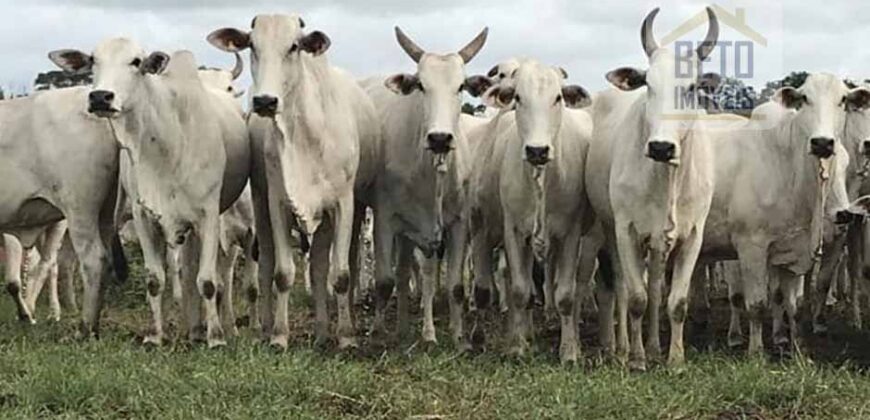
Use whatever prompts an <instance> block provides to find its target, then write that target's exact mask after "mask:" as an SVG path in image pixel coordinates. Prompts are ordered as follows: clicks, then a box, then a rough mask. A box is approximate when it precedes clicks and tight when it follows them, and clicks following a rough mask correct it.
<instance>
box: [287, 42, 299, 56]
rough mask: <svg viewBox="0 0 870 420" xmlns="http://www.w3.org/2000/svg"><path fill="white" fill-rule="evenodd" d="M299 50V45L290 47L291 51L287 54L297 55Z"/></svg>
mask: <svg viewBox="0 0 870 420" xmlns="http://www.w3.org/2000/svg"><path fill="white" fill-rule="evenodd" d="M298 50H299V45H297V44H293V46H292V47H290V51H288V52H287V54H293V53H295V52H296V51H298Z"/></svg>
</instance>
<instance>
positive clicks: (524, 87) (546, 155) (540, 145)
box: [484, 61, 592, 167]
mask: <svg viewBox="0 0 870 420" xmlns="http://www.w3.org/2000/svg"><path fill="white" fill-rule="evenodd" d="M509 77H510V81H509V82H505V81H503V82H502V83H501V84H499V85H497V86H494V87H492V88H491V89H489V90H488V91H487V92H486V93H485V94H484V101H485V102H486V104H487V105H488V106H491V107H494V108H500V109H516V121H517V130H518V132H519V136H520V138H521V139H522V144H523V153H524V159H525V161H526V162H528V163H529V164H531V165H532V166H536V167H541V166H543V165H546V164H547V163H548V162H549V161H550V160H551V159H552V158H553V155H554V153H557V151H556V150H555V148H554V142H553V140H554V139H555V138H556V136H557V135H559V129H560V128H561V126H562V111H563V109H564V108H565V107H567V108H583V107H586V106H588V105H590V104H591V103H592V101H591V99H590V96H589V93H588V92H587V91H586V89H583V88H582V87H580V86H576V85H570V86H563V80H564V75H563V73H562V72H561V71H560V69H558V68H553V67H549V66H544V65H542V64H540V63H538V62H536V61H526V62H525V63H523V64H522V65H521V66H520V67H519V68H517V69H515V70H513V71H512V73H511V75H510V76H509Z"/></svg>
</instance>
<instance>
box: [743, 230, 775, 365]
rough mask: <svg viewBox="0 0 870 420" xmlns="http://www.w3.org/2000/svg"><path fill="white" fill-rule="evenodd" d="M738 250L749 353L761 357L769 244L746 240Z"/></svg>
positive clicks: (766, 301) (766, 303) (766, 302)
mask: <svg viewBox="0 0 870 420" xmlns="http://www.w3.org/2000/svg"><path fill="white" fill-rule="evenodd" d="M736 248H737V254H738V255H739V257H740V273H741V277H743V279H742V281H743V295H744V299H745V307H746V311H747V315H748V318H749V349H748V353H749V355H750V356H759V355H761V354H762V353H763V352H764V341H763V340H762V323H763V321H764V316H765V314H766V313H767V307H768V300H767V290H768V281H769V280H768V271H767V244H761V243H759V242H756V241H750V240H744V241H742V242H738V243H737V246H736Z"/></svg>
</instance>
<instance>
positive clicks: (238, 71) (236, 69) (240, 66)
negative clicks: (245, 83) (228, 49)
mask: <svg viewBox="0 0 870 420" xmlns="http://www.w3.org/2000/svg"><path fill="white" fill-rule="evenodd" d="M233 54H234V55H235V56H236V65H235V66H233V71H232V75H233V80H236V79H238V78H239V76H241V75H242V71H244V70H245V63H244V62H242V56H240V55H239V53H237V52H236V53H233Z"/></svg>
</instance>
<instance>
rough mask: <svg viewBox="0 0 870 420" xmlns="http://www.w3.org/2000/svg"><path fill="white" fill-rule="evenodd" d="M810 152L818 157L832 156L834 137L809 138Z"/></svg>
mask: <svg viewBox="0 0 870 420" xmlns="http://www.w3.org/2000/svg"><path fill="white" fill-rule="evenodd" d="M810 153H811V154H812V155H813V156H815V157H817V158H819V159H827V158H829V157H831V156H834V139H832V138H830V137H813V138H811V139H810Z"/></svg>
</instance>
